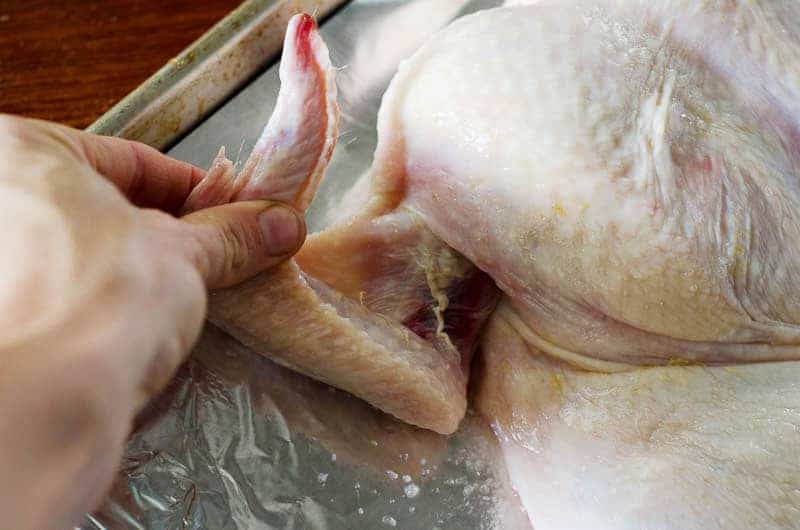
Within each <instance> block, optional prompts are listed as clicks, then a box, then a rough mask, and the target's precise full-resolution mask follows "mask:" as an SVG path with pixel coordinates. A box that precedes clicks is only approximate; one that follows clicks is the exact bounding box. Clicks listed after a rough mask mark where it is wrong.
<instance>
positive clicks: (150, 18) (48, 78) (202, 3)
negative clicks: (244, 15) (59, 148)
mask: <svg viewBox="0 0 800 530" xmlns="http://www.w3.org/2000/svg"><path fill="white" fill-rule="evenodd" d="M241 1H242V0H161V1H159V0H33V1H31V0H0V112H8V113H14V114H23V115H26V116H31V117H36V118H43V119H47V120H54V121H59V122H62V123H66V124H68V125H72V126H73V127H80V128H83V127H86V126H88V125H89V124H91V123H92V122H93V121H94V120H95V119H97V118H98V117H99V116H100V115H101V114H102V113H103V112H105V111H106V110H108V109H109V108H110V107H111V106H112V105H114V103H116V102H117V101H118V100H120V99H122V98H123V97H124V96H125V95H126V94H127V93H128V92H130V91H131V90H133V89H134V88H136V86H138V85H139V84H140V83H142V81H144V80H145V79H147V78H148V77H149V76H150V75H151V74H152V73H154V72H155V71H156V70H158V69H159V68H160V67H161V66H162V65H164V63H166V62H167V61H168V60H169V59H171V58H172V57H174V56H175V55H176V54H177V53H178V52H180V51H181V50H182V49H183V48H185V47H186V46H187V45H188V44H190V43H191V42H192V41H194V40H195V39H196V38H198V37H199V36H200V35H202V34H203V33H204V32H205V31H206V30H207V29H209V28H210V27H211V26H213V25H214V24H215V23H216V22H217V21H218V20H220V19H221V18H223V17H224V16H225V15H227V14H228V13H229V12H230V11H232V10H233V9H235V8H236V6H238V5H239V3H240V2H241Z"/></svg>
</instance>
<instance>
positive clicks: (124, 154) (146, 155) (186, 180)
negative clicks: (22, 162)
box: [9, 117, 205, 213]
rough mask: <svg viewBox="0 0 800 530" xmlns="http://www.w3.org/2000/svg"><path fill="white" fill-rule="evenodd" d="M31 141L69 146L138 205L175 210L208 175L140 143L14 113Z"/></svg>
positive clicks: (20, 127) (75, 153) (19, 128)
mask: <svg viewBox="0 0 800 530" xmlns="http://www.w3.org/2000/svg"><path fill="white" fill-rule="evenodd" d="M9 119H11V120H13V121H15V122H16V127H15V128H16V129H17V130H18V131H21V134H24V135H25V136H26V137H27V138H28V140H33V141H37V140H38V141H42V140H45V141H46V142H47V143H49V144H51V145H52V143H53V142H55V143H57V144H59V145H61V146H63V147H66V148H68V149H69V150H70V151H71V152H72V154H73V155H74V156H76V157H77V158H78V159H79V160H81V161H83V162H85V163H86V164H88V165H89V166H91V167H92V168H93V169H94V170H96V171H97V172H98V173H100V174H101V175H102V176H103V177H105V178H106V179H108V180H109V181H111V182H112V183H113V184H114V185H115V186H116V187H117V188H118V189H119V190H120V191H121V192H122V193H123V194H124V195H125V196H126V197H127V198H128V199H129V200H130V201H131V202H133V203H134V204H135V205H137V206H142V207H146V208H157V209H159V210H164V211H168V212H172V213H175V212H177V211H179V210H180V208H181V206H182V205H183V203H184V201H185V200H186V198H187V197H188V196H189V193H190V192H191V191H192V188H194V186H195V185H197V183H198V182H200V181H201V180H202V179H203V177H204V176H205V171H203V170H202V169H200V168H198V167H196V166H193V165H192V164H188V163H186V162H181V161H180V160H175V159H174V158H171V157H168V156H167V155H164V154H163V153H160V152H159V151H157V150H156V149H153V148H152V147H150V146H148V145H145V144H143V143H139V142H132V141H130V140H124V139H122V138H114V137H111V136H98V135H96V134H91V133H87V132H85V131H79V130H77V129H72V128H70V127H66V126H63V125H59V124H55V123H50V122H46V121H41V120H30V119H23V118H15V117H9Z"/></svg>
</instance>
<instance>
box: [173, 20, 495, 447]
mask: <svg viewBox="0 0 800 530" xmlns="http://www.w3.org/2000/svg"><path fill="white" fill-rule="evenodd" d="M333 73H334V71H333V68H332V67H331V65H330V60H329V58H328V54H327V49H326V48H325V45H324V43H323V42H322V40H321V38H320V37H319V34H318V32H317V30H316V25H315V24H314V22H313V20H312V19H311V18H310V17H309V16H308V15H298V16H295V17H294V18H293V19H292V20H291V21H290V23H289V27H288V29H287V32H286V40H285V42H284V54H283V59H282V62H281V67H280V76H281V82H282V85H281V91H280V94H279V96H278V101H277V106H276V108H275V111H274V113H273V115H272V117H271V118H270V120H269V123H268V124H267V126H266V127H265V129H264V132H263V133H262V135H261V138H260V139H259V140H258V142H257V144H256V146H255V149H254V151H253V154H252V155H251V156H250V158H249V159H248V161H247V162H246V163H245V166H244V170H243V171H242V172H241V173H239V174H238V175H237V174H235V171H234V168H233V164H231V162H230V161H228V160H227V159H226V158H225V155H224V151H221V152H220V154H219V155H218V157H217V159H216V160H215V161H214V163H213V165H212V168H211V169H210V170H209V172H208V174H207V176H206V178H205V179H204V180H203V182H201V183H200V184H199V185H198V186H197V188H196V189H195V190H194V192H193V193H192V194H191V196H190V197H189V199H188V200H187V202H186V205H185V207H184V210H185V211H187V212H188V211H193V210H197V209H200V208H204V207H208V206H212V205H216V204H221V203H226V202H230V201H237V200H249V199H276V200H282V201H286V202H288V203H290V204H292V205H294V206H295V207H296V208H298V209H299V210H301V211H304V210H305V209H306V208H307V206H308V205H309V203H310V202H311V199H312V198H313V195H314V193H315V192H316V189H317V187H318V185H319V182H320V180H321V178H322V176H323V174H324V171H325V168H326V167H327V164H328V162H329V161H330V157H331V155H332V152H333V148H334V145H335V142H336V136H337V122H338V107H337V105H336V101H335V98H336V88H335V83H334V79H333ZM298 265H299V267H298ZM334 289H336V290H338V291H339V292H336V291H335V290H334ZM497 299H498V292H497V289H496V288H495V287H494V284H493V282H492V281H491V279H489V278H488V276H486V275H484V274H483V273H482V272H480V271H479V270H477V269H476V268H475V267H474V266H472V265H471V264H470V263H469V262H468V261H466V259H464V258H463V257H462V256H460V255H459V254H458V253H456V252H454V251H452V249H450V248H449V247H447V246H446V245H444V244H443V243H442V242H441V241H440V240H439V239H438V238H436V237H434V236H433V235H432V234H431V233H430V231H428V230H427V229H425V227H424V225H422V224H421V222H420V221H419V219H416V218H415V216H414V215H413V214H411V213H409V212H405V211H398V212H393V211H392V208H391V205H388V204H380V205H379V208H377V209H376V210H374V215H362V216H360V217H359V218H358V219H355V220H352V221H350V222H347V223H345V224H344V225H341V226H338V227H333V228H331V229H329V230H326V231H324V232H322V233H320V234H316V235H314V236H311V237H309V240H308V242H307V244H306V246H305V247H304V248H303V251H302V252H301V253H300V254H299V255H298V257H297V263H296V264H295V263H289V264H286V265H284V266H280V267H278V268H276V269H274V270H271V271H268V272H265V273H262V274H261V275H259V276H257V277H256V278H253V279H252V280H250V281H248V282H245V283H244V284H242V285H240V286H237V287H234V288H231V289H226V290H223V291H218V292H215V293H213V295H212V299H211V303H210V307H209V319H210V320H211V321H212V322H214V323H215V324H217V325H218V326H220V327H221V328H223V329H224V330H226V331H227V332H228V333H230V334H232V335H233V336H234V337H236V338H237V339H239V340H240V341H241V342H243V343H244V344H246V345H248V346H250V347H251V348H253V349H255V350H256V351H258V352H259V353H261V354H263V355H266V356H269V357H270V358H273V359H274V360H276V361H277V362H279V363H281V364H284V365H286V366H288V367H290V368H293V369H295V370H297V371H299V372H302V373H304V374H306V375H309V376H311V377H314V378H316V379H319V380H321V381H324V382H326V383H329V384H331V385H333V386H337V387H339V388H342V389H343V390H346V391H348V392H350V393H352V394H354V395H356V396H359V397H361V398H363V399H365V400H366V401H368V402H369V403H371V404H372V405H374V406H375V407H377V408H379V409H381V410H384V411H386V412H389V413H391V414H393V415H395V416H396V417H398V418H400V419H402V420H404V421H406V422H408V423H411V424H414V425H418V426H421V427H425V428H429V429H431V430H434V431H437V432H440V433H451V432H453V431H455V430H456V428H457V427H458V424H459V422H460V421H461V419H462V417H463V416H464V413H465V410H466V385H467V373H468V370H469V363H470V360H471V356H472V352H473V350H474V348H475V345H476V343H477V338H478V332H479V330H480V328H481V326H482V324H483V322H484V321H485V319H486V318H487V317H488V315H489V314H490V313H491V311H492V309H493V308H494V305H495V303H496V301H497ZM444 300H446V302H444ZM443 303H446V304H447V307H446V308H444V307H441V308H440V304H443ZM437 308H439V309H437Z"/></svg>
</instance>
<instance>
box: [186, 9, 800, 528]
mask: <svg viewBox="0 0 800 530" xmlns="http://www.w3.org/2000/svg"><path fill="white" fill-rule="evenodd" d="M523 3H524V2H523ZM308 24H310V22H309V19H307V18H304V17H299V18H295V19H294V20H293V22H292V24H291V25H290V28H289V31H288V33H287V41H286V48H285V52H284V60H283V63H282V65H281V75H282V81H283V83H284V84H283V87H282V92H281V96H280V98H279V104H278V110H277V111H276V115H275V116H274V117H273V121H271V122H270V125H268V126H267V129H266V130H265V136H264V137H262V140H261V141H259V144H258V147H257V149H256V150H255V151H254V154H253V155H252V157H251V159H250V161H249V162H248V163H247V164H246V165H245V168H244V170H243V172H242V173H241V174H240V175H239V176H238V177H234V175H233V168H232V166H230V165H229V164H228V163H227V162H225V161H224V160H223V159H220V160H219V161H218V162H217V164H216V166H215V168H214V169H213V170H212V171H211V172H210V174H209V177H208V181H207V183H206V185H205V186H204V187H203V188H200V189H199V190H198V195H197V196H196V197H195V198H194V199H190V204H188V205H187V209H193V208H196V207H200V206H204V205H207V204H213V203H218V202H226V201H229V200H236V199H241V198H252V197H256V196H258V197H266V196H269V197H280V198H284V199H285V200H290V201H293V202H294V203H295V204H296V205H297V206H298V207H299V208H304V207H305V206H307V204H308V201H309V200H310V196H311V195H312V194H313V190H314V188H315V186H316V183H317V182H318V181H319V178H320V177H321V172H322V171H323V170H324V166H325V164H326V163H327V160H328V159H329V157H330V152H331V147H332V142H333V141H334V139H335V136H336V127H335V122H336V107H335V92H334V90H333V71H332V69H331V67H330V63H329V61H328V59H327V52H326V50H325V48H324V45H323V44H322V41H321V40H320V39H319V37H318V35H317V34H316V32H315V30H314V28H313V27H310V26H308ZM798 26H800V7H799V6H798V5H796V4H795V3H793V2H782V1H761V2H744V1H736V0H709V1H700V0H668V1H667V0H662V1H645V0H641V1H637V0H627V1H610V0H609V1H601V0H595V1H568V0H560V1H553V2H548V1H546V0H545V1H541V2H537V3H535V5H522V6H514V7H504V8H499V9H494V10H488V11H483V12H480V13H478V14H476V15H472V16H469V17H465V18H463V19H461V20H459V21H458V22H456V23H455V24H453V25H451V26H450V27H448V28H446V29H445V30H444V31H442V32H440V33H439V34H437V35H436V36H435V37H433V38H432V39H431V40H430V41H429V42H428V43H427V44H426V45H425V46H423V48H421V49H420V50H419V51H418V52H417V53H415V54H414V56H413V57H412V58H410V59H409V60H407V61H406V62H404V63H403V65H401V67H400V70H399V72H398V74H397V75H396V77H395V78H394V80H393V82H392V84H391V86H390V88H389V90H388V91H387V93H386V95H385V96H384V99H383V104H382V107H381V112H380V116H379V123H378V129H379V145H378V149H377V152H376V154H375V161H374V164H373V168H372V170H371V172H370V174H369V175H368V178H366V179H365V180H363V181H362V182H360V183H359V184H358V185H357V186H356V187H355V188H354V190H353V192H352V194H351V196H350V197H349V198H348V199H347V200H346V201H345V205H346V206H345V207H344V208H343V210H342V212H341V213H340V218H339V220H338V221H337V222H336V223H335V224H334V225H333V226H331V227H329V228H327V229H326V230H324V231H322V232H320V233H318V234H314V235H313V236H311V237H310V238H309V240H308V242H307V244H306V245H305V246H304V248H303V249H302V251H301V253H300V254H299V255H298V257H297V259H296V262H295V263H294V264H292V265H290V266H287V267H285V268H284V269H282V270H281V271H279V272H276V273H270V274H265V275H262V276H260V277H258V278H256V279H254V280H252V281H250V282H248V283H247V284H245V285H243V286H241V287H237V288H234V289H230V290H227V291H224V292H220V293H217V294H216V295H215V298H214V299H213V300H212V306H211V316H212V320H214V321H215V322H217V323H218V324H220V325H221V326H222V327H223V328H224V329H226V330H227V331H228V332H230V333H231V334H233V335H234V336H235V337H237V338H239V339H240V340H241V341H242V342H244V343H246V344H248V345H249V346H251V347H253V348H255V349H256V350H257V351H259V352H261V353H264V354H266V355H269V356H271V357H273V358H276V359H277V360H278V361H279V362H281V363H283V364H286V365H288V366H291V367H293V368H295V369H298V370H299V371H301V372H303V373H306V374H308V375H311V376H313V377H316V378H319V379H322V380H323V381H326V382H328V383H330V384H333V385H335V386H338V387H340V388H343V389H345V390H348V391H350V392H352V393H354V394H356V395H358V396H360V397H363V398H364V399H366V400H367V401H369V402H370V403H372V404H373V405H375V406H377V407H379V408H381V409H383V410H386V411H388V412H390V413H392V414H394V415H396V416H397V417H399V418H401V419H403V420H405V421H408V422H411V423H415V424H417V425H421V426H423V427H426V428H430V429H433V430H436V431H438V432H443V433H449V432H452V431H453V430H455V429H456V428H457V425H458V422H459V420H460V419H461V417H462V416H463V414H464V410H465V408H466V396H467V393H466V390H467V382H468V379H469V377H468V376H469V375H470V362H471V356H472V353H473V352H474V351H475V350H476V348H478V347H479V350H478V351H479V355H478V359H476V362H475V363H473V364H474V365H475V366H474V370H473V371H472V381H471V383H470V384H471V386H473V387H474V392H473V395H474V403H475V406H476V408H477V409H478V410H479V411H480V412H481V413H482V414H484V415H485V416H486V417H487V419H488V420H489V421H490V422H491V423H492V425H493V428H494V430H495V432H496V434H497V435H498V439H499V440H500V443H501V446H502V448H503V452H504V456H505V458H506V462H507V467H508V469H509V474H510V477H511V480H512V482H513V485H514V487H515V489H516V490H517V492H518V493H519V496H520V500H521V503H522V505H523V506H524V508H525V510H526V512H527V514H528V517H529V518H530V521H531V522H532V524H533V525H534V526H535V528H537V529H541V528H545V529H547V528H555V529H560V528H569V529H574V528H791V527H797V526H798V525H799V524H800V522H798V521H800V517H799V514H798V509H800V493H798V492H800V473H798V471H800V469H798V463H797V462H798V454H797V450H796V449H795V447H796V445H797V441H798V438H799V436H798V426H800V412H799V411H800V408H798V407H799V406H800V389H798V385H797V383H796V381H798V376H800V367H799V366H798V364H797V363H796V362H795V361H796V360H797V358H798V356H799V354H800V348H798V342H799V341H800V328H798V321H800V292H798V291H797V289H796V287H795V286H796V285H797V280H798V278H800V260H798V259H797V251H796V248H795V247H796V244H795V243H796V241H798V240H800V238H799V237H798V236H800V233H799V231H800V213H799V212H800V209H799V208H798V206H800V205H799V204H798V202H799V200H800V188H799V187H798V180H797V166H798V162H800V156H799V155H798V138H800V135H798V131H797V123H798V117H800V106H799V105H798V103H800V91H799V90H798V89H800V75H798V74H799V73H800V68H798V67H797V65H799V64H800V61H798V59H800V53H798V50H800V47H799V46H798V39H800V27H798ZM282 108H287V109H297V110H299V113H297V112H295V113H292V112H282ZM323 117H324V119H322V118H323ZM312 155H313V156H312ZM217 190H222V191H221V192H218V191H217ZM204 197H205V199H204ZM192 201H197V202H192ZM274 304H281V307H282V310H281V311H280V312H279V313H280V314H274V315H273V313H278V312H272V311H267V310H266V309H267V308H270V307H271V306H272V305H274ZM266 330H270V331H269V332H267V331H266ZM481 331H483V333H481Z"/></svg>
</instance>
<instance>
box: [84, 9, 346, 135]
mask: <svg viewBox="0 0 800 530" xmlns="http://www.w3.org/2000/svg"><path fill="white" fill-rule="evenodd" d="M346 2H347V0H247V1H245V2H243V3H242V4H241V5H240V6H239V7H238V8H236V9H235V10H234V11H233V12H231V13H230V14H229V15H228V16H227V17H225V18H224V19H222V20H221V21H220V22H218V23H217V24H216V25H215V26H214V27H212V28H211V29H210V30H209V31H208V32H206V33H205V34H204V35H203V36H201V37H200V38H199V39H198V40H196V41H195V42H193V43H192V44H191V45H190V46H189V47H187V48H186V49H185V50H183V51H182V52H181V53H180V54H179V55H177V56H176V57H174V58H173V59H171V60H170V61H169V62H168V63H167V64H166V65H164V66H163V67H162V68H161V69H160V70H159V71H158V72H156V73H155V74H153V75H152V76H151V77H150V78H149V79H148V80H147V81H145V82H144V83H143V84H141V85H140V86H139V87H138V88H136V89H135V90H134V91H133V92H131V93H130V94H128V95H127V96H126V97H125V98H124V99H123V100H121V101H120V102H119V103H117V104H116V105H115V106H114V107H112V108H111V109H110V110H109V111H108V112H106V113H105V114H103V115H102V116H101V117H100V118H99V119H98V120H97V121H95V122H94V123H93V124H92V125H90V126H89V127H88V128H87V130H88V131H90V132H93V133H96V134H103V135H109V136H119V137H122V138H127V139H129V140H137V141H140V142H143V143H146V144H148V145H151V146H153V147H155V148H157V149H161V150H163V149H165V148H167V147H169V146H170V145H171V144H173V143H174V142H175V141H176V140H177V139H179V138H180V137H181V136H182V135H183V134H185V133H187V132H188V131H190V130H191V129H192V128H194V127H195V126H196V125H197V124H198V123H199V122H200V121H201V120H202V119H203V118H205V117H206V116H208V115H209V114H211V113H212V112H214V110H215V109H216V108H217V107H218V106H219V105H220V104H221V103H223V102H224V101H225V100H226V99H227V98H228V97H230V96H231V95H233V94H235V93H236V92H237V91H238V90H239V89H240V88H241V87H242V86H244V85H245V84H246V83H247V81H248V80H250V79H251V78H252V77H253V76H254V75H255V74H256V73H258V72H259V71H260V70H261V69H263V68H264V67H265V66H266V65H268V64H270V63H271V62H272V61H274V60H275V59H276V58H277V55H278V53H279V52H280V50H281V47H282V44H283V35H284V30H285V27H286V24H287V23H288V21H289V19H290V18H291V17H292V15H294V14H296V13H299V12H307V13H312V14H314V15H315V16H316V17H317V18H318V19H320V18H322V17H325V16H326V15H328V14H329V13H331V12H332V11H333V10H334V9H335V8H337V7H339V6H340V5H342V4H344V3H346Z"/></svg>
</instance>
